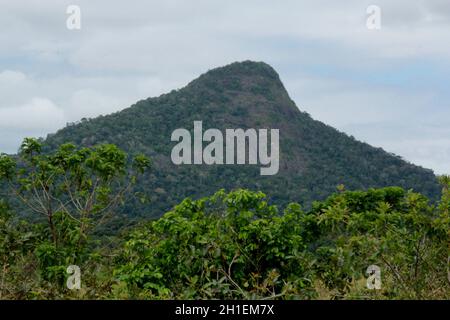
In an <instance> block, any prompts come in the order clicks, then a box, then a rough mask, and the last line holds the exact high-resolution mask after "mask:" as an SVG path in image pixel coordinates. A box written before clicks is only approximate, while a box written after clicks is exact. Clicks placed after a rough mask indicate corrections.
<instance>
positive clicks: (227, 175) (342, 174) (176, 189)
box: [45, 61, 440, 217]
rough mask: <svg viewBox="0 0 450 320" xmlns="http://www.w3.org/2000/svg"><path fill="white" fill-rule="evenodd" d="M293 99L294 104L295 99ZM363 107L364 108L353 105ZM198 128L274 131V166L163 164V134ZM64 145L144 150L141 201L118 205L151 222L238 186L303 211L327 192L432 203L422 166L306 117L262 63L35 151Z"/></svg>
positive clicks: (86, 125)
mask: <svg viewBox="0 0 450 320" xmlns="http://www.w3.org/2000/svg"><path fill="white" fill-rule="evenodd" d="M300 102H301V101H300ZM361 107H362V108H364V106H361ZM197 120H201V121H203V128H204V129H206V128H218V129H220V130H223V131H224V130H225V129H226V128H243V129H246V128H255V129H258V128H278V129H279V130H280V170H279V173H278V174H277V175H274V176H260V174H259V168H260V166H259V165H257V166H251V165H239V166H226V165H212V166H207V165H181V166H176V165H174V164H172V162H171V159H170V153H171V149H172V148H173V146H174V145H175V144H176V142H171V141H170V137H171V133H172V132H173V130H175V129H177V128H186V129H189V130H191V131H192V128H193V122H194V121H197ZM67 142H72V143H75V144H76V145H81V146H92V145H96V144H100V143H113V144H116V145H118V146H119V147H120V148H122V149H124V150H125V151H126V152H128V153H130V154H132V155H133V154H137V153H144V154H146V155H148V156H150V157H151V159H152V162H153V165H152V169H151V170H149V171H148V172H147V173H146V174H145V176H144V177H143V178H142V179H141V180H140V182H139V183H138V184H137V185H136V187H135V190H134V191H139V192H141V193H145V194H146V195H147V197H148V199H149V201H147V202H145V203H143V204H142V203H140V202H138V201H137V200H133V201H127V203H126V204H125V206H124V208H123V210H125V213H127V214H130V215H136V216H142V215H145V216H146V217H153V216H160V215H161V214H162V213H164V211H165V210H167V209H169V208H171V207H172V206H173V205H174V204H176V203H179V202H180V201H181V200H182V199H184V198H185V197H193V198H198V197H202V196H206V195H210V194H213V193H214V192H215V191H216V190H218V189H221V188H225V189H226V190H232V189H236V188H248V189H253V190H261V191H262V192H264V193H266V194H269V195H271V201H272V202H273V203H275V204H278V205H285V204H287V203H288V202H290V201H296V202H299V203H301V204H302V205H305V206H306V207H309V206H310V204H311V203H312V201H314V200H323V199H325V198H326V197H327V196H328V195H330V194H331V193H332V192H333V191H335V190H336V186H338V185H340V184H343V185H345V188H346V189H347V190H364V189H367V188H371V187H385V186H400V187H403V188H406V189H410V188H413V189H414V190H415V191H417V192H421V193H423V194H424V195H426V196H429V197H430V198H432V199H436V198H437V197H438V195H439V192H440V188H439V186H438V184H437V182H436V178H435V176H434V174H433V172H432V171H431V170H427V169H423V168H421V167H418V166H415V165H413V164H410V163H407V162H405V161H403V160H402V159H401V158H400V157H397V156H395V155H392V154H389V153H387V152H385V151H383V150H382V149H380V148H374V147H372V146H370V145H368V144H365V143H361V142H359V141H357V140H355V139H354V138H353V137H349V136H348V135H346V134H344V133H341V132H339V131H337V130H336V129H334V128H332V127H330V126H327V125H325V124H323V123H322V122H319V121H316V120H314V119H312V118H311V117H310V116H309V115H308V114H307V113H305V112H301V111H300V110H299V108H298V107H297V106H296V105H295V103H294V102H293V101H292V100H291V99H290V98H289V95H288V93H287V92H286V90H285V88H284V86H283V84H282V82H281V81H280V78H279V76H278V74H277V73H276V72H275V71H274V70H273V69H272V68H271V67H270V66H269V65H267V64H265V63H262V62H251V61H245V62H240V63H233V64H230V65H227V66H225V67H221V68H217V69H214V70H211V71H208V72H207V73H205V74H203V75H201V76H200V77H199V78H197V79H196V80H194V81H192V82H191V83H189V84H188V85H187V86H186V87H184V88H182V89H180V90H174V91H171V92H170V93H168V94H164V95H161V96H159V97H156V98H148V99H145V100H141V101H139V102H137V103H135V104H134V105H132V106H131V107H129V108H127V109H124V110H123V111H121V112H117V113H114V114H111V115H107V116H100V117H97V118H95V119H87V120H86V119H83V121H81V122H79V123H76V124H70V125H68V126H67V127H66V128H64V129H62V130H59V131H58V132H57V133H56V134H52V135H49V136H48V137H47V138H46V140H45V149H46V150H50V149H51V150H54V149H56V148H57V146H59V145H61V144H63V143H67Z"/></svg>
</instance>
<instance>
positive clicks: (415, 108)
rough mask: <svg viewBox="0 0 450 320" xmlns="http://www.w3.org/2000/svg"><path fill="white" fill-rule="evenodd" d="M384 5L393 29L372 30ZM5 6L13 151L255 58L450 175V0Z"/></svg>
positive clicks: (2, 139)
mask: <svg viewBox="0 0 450 320" xmlns="http://www.w3.org/2000/svg"><path fill="white" fill-rule="evenodd" d="M394 2H395V3H394ZM372 4H374V5H377V6H379V8H380V9H381V29H380V30H371V29H368V28H367V25H366V22H367V18H368V14H367V12H366V10H367V8H368V6H369V5H372ZM69 5H78V6H79V7H80V9H81V29H80V30H69V29H68V28H67V27H66V20H67V18H68V16H69V15H68V14H67V13H66V10H67V7H68V6H69ZM0 8H1V11H0V28H1V32H0V151H2V152H15V151H16V150H17V148H18V146H19V144H20V141H21V140H22V138H23V137H25V136H45V135H46V134H47V133H51V132H54V131H55V130H57V129H58V128H61V127H62V126H64V125H65V123H66V122H72V121H76V120H79V119H80V118H82V117H94V116H97V115H99V114H107V113H110V112H114V111H117V110H120V109H123V108H125V107H127V106H129V105H130V104H132V103H133V102H135V101H137V100H140V99H143V98H146V97H149V96H156V95H159V94H161V93H164V92H167V91H170V90H172V89H175V88H179V87H182V86H184V85H185V84H187V83H188V82H189V81H190V80H192V79H194V78H196V77H197V76H198V75H200V74H201V73H203V72H205V71H207V70H208V69H212V68H214V67H217V66H221V65H225V64H228V63H231V62H233V61H240V60H248V59H250V60H256V61H265V62H267V63H269V64H270V65H272V66H273V67H274V68H275V69H276V70H277V71H278V73H279V74H280V76H281V79H282V81H283V82H284V84H285V86H286V88H287V89H288V91H289V93H290V95H291V97H292V98H293V100H294V101H295V102H296V103H297V105H298V106H299V108H300V109H301V110H304V111H307V112H309V113H310V114H311V115H312V116H313V117H314V118H316V119H318V120H321V121H323V122H326V123H328V124H330V125H333V126H335V127H336V128H338V129H339V130H341V131H344V132H346V133H348V134H351V135H353V136H355V137H356V138H357V139H359V140H362V141H366V142H368V143H370V144H372V145H375V146H380V147H383V148H384V149H385V150H387V151H389V152H394V153H396V154H399V155H400V156H402V157H403V158H405V159H406V160H409V161H411V162H413V163H416V164H419V165H422V166H424V167H427V168H431V169H433V170H434V171H435V172H436V173H450V102H449V101H450V90H449V89H450V1H448V0H417V1H406V0H396V1H392V0H373V1H366V0H345V1H344V0H343V1H336V0H328V1H321V0H315V1H301V0H283V1H279V0H270V1H267V0H227V1H225V0H221V1H217V0H190V1H188V0H185V1H173V0H164V1H162V0H161V1H149V0H145V1H144V0H143V1H115V2H114V3H113V1H103V0H96V1H92V0H82V1H81V0H80V1H76V0H70V1H65V0H39V1H37V0H26V1H25V0H0Z"/></svg>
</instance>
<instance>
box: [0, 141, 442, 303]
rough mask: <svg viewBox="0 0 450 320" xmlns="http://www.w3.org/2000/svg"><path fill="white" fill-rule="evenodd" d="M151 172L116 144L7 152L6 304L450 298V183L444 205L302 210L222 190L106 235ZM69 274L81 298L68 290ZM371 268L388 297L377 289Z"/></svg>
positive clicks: (0, 217) (396, 191)
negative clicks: (77, 277)
mask: <svg viewBox="0 0 450 320" xmlns="http://www.w3.org/2000/svg"><path fill="white" fill-rule="evenodd" d="M149 167H150V161H149V159H147V158H146V157H144V156H142V155H137V156H135V157H134V158H133V159H129V157H128V156H127V155H126V154H125V153H124V152H123V151H122V150H120V149H119V148H117V147H116V146H114V145H109V144H106V145H99V146H96V147H92V148H77V147H76V146H74V145H70V144H65V145H62V146H60V147H59V148H58V149H57V150H56V151H54V152H53V153H50V154H42V153H41V145H40V144H39V142H38V141H36V140H33V139H26V140H25V141H24V143H23V144H22V147H21V152H20V153H19V156H18V157H10V156H7V155H1V156H0V179H1V180H2V182H3V183H4V184H5V185H7V186H8V188H9V190H10V193H9V194H8V196H6V195H5V196H4V197H3V199H2V200H1V202H0V299H450V282H449V281H450V279H449V276H450V274H449V262H450V261H449V245H450V242H449V239H450V214H449V210H450V178H449V177H447V176H442V177H440V179H439V180H440V183H441V185H442V196H441V200H440V201H439V202H438V203H430V201H429V200H428V199H427V198H426V197H425V196H423V195H421V194H419V193H415V192H413V191H411V190H404V189H402V188H400V187H387V188H382V189H369V190H367V191H346V190H345V187H344V186H342V185H341V186H338V188H337V190H336V192H335V193H334V194H333V195H331V196H330V197H329V198H328V199H326V200H325V201H321V202H314V203H313V205H312V206H311V208H309V209H307V210H305V209H303V208H302V207H301V206H300V205H299V204H297V203H291V204H289V205H287V206H285V207H284V208H279V207H277V206H275V205H271V204H270V202H269V201H268V199H267V197H266V195H265V194H263V193H262V192H259V191H250V190H246V189H238V190H233V191H230V192H226V191H224V190H219V191H218V192H216V193H215V194H213V195H211V196H208V197H204V198H201V199H198V200H192V199H190V198H186V199H185V200H183V201H182V202H181V203H180V204H178V205H177V206H175V207H174V208H173V209H172V210H171V211H169V212H167V213H166V214H164V215H163V216H162V217H161V218H159V219H155V220H151V221H142V222H140V223H139V224H137V225H134V226H133V227H129V228H122V230H121V232H120V233H118V234H115V235H110V234H102V232H99V230H101V228H102V225H103V224H104V223H105V222H107V221H110V219H111V217H112V216H114V212H115V211H116V210H117V208H118V207H119V206H120V205H122V204H123V203H125V202H126V201H127V199H129V198H130V197H135V198H136V197H137V198H139V197H140V195H139V194H130V192H129V190H132V188H131V186H132V185H133V184H135V183H136V181H137V180H138V179H139V178H140V176H141V175H142V174H143V173H144V172H145V171H146V170H149ZM144 200H145V199H142V201H144ZM18 202H20V203H22V205H21V206H19V205H17V203H18ZM23 207H26V208H27V210H28V211H29V212H30V214H31V215H34V216H35V219H31V218H30V217H29V216H24V215H22V214H21V212H20V210H19V208H23ZM39 217H40V218H39ZM70 265H76V266H78V267H79V268H80V271H81V288H80V289H74V290H70V289H68V287H67V285H66V282H67V279H68V277H70V276H71V274H69V273H67V268H68V266H70ZM374 265H375V266H377V267H378V268H379V271H380V273H379V280H381V283H379V285H380V288H379V289H369V288H368V287H367V279H368V277H370V276H371V275H370V274H368V273H366V272H367V269H368V268H369V266H374Z"/></svg>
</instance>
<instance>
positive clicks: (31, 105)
mask: <svg viewBox="0 0 450 320" xmlns="http://www.w3.org/2000/svg"><path fill="white" fill-rule="evenodd" d="M64 124H65V116H64V112H63V110H61V109H60V108H58V107H57V106H56V105H55V104H54V103H53V102H52V101H51V100H49V99H46V98H39V97H36V98H32V99H31V100H30V101H29V102H28V103H27V104H24V105H20V106H17V107H7V108H1V109H0V128H2V130H5V129H22V130H23V131H24V132H27V131H28V132H33V131H36V130H39V131H44V132H45V131H47V132H49V131H50V132H51V131H53V130H56V129H58V128H60V127H61V126H63V125H64Z"/></svg>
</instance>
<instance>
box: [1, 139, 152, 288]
mask: <svg viewBox="0 0 450 320" xmlns="http://www.w3.org/2000/svg"><path fill="white" fill-rule="evenodd" d="M41 151H42V146H41V143H40V142H39V141H38V140H36V139H32V138H26V139H25V140H24V142H23V143H22V145H21V149H20V152H19V158H12V157H8V156H6V155H2V156H1V157H0V173H1V175H0V178H2V179H3V181H6V183H7V184H8V187H9V189H10V198H11V199H14V198H15V197H17V198H18V199H19V200H20V201H21V202H22V205H24V206H26V207H28V209H29V212H30V213H31V214H35V215H37V216H38V217H37V218H36V219H35V221H37V223H36V224H35V230H33V231H34V232H32V233H31V234H32V235H33V236H34V240H35V242H34V243H33V250H30V251H28V252H26V255H28V256H30V255H31V256H32V257H31V258H30V257H27V259H28V258H29V259H30V263H35V264H36V269H35V270H36V271H37V272H38V273H39V277H40V278H42V280H44V281H52V282H53V283H56V284H57V285H59V286H63V285H64V280H65V278H66V268H67V266H68V265H71V264H76V265H82V264H85V263H88V262H89V261H90V260H91V259H92V258H93V256H92V254H93V252H92V248H93V246H95V242H94V241H93V238H92V234H93V232H94V231H95V229H96V228H97V227H99V226H101V225H102V224H103V222H104V221H105V220H106V219H107V218H108V217H109V216H110V215H111V214H113V212H114V209H115V208H116V207H117V205H118V204H119V203H120V202H121V201H123V199H124V195H125V194H126V192H128V191H129V190H130V188H131V186H132V185H134V184H135V183H136V181H137V177H138V176H139V175H141V174H142V173H143V172H144V171H145V169H146V168H147V167H148V166H149V165H150V161H149V160H148V159H147V158H146V157H144V156H142V155H139V156H137V157H136V158H134V159H133V160H132V161H131V162H130V163H129V161H128V160H127V155H126V153H125V152H123V151H122V150H121V149H119V148H118V147H117V146H115V145H111V144H103V145H98V146H95V147H92V148H77V147H76V146H75V145H73V144H63V145H61V146H60V147H59V148H58V149H57V150H56V151H55V152H53V153H46V154H42V153H41ZM19 208H20V207H19ZM1 209H2V212H3V213H2V214H3V216H4V218H3V219H2V223H3V224H4V226H3V228H4V234H5V237H4V239H5V241H7V240H8V241H11V239H13V240H14V241H16V242H18V243H21V241H22V242H23V241H25V240H28V238H29V237H28V236H27V237H25V239H24V238H21V237H20V235H21V233H20V232H19V231H20V230H21V229H19V230H16V229H14V227H13V224H11V222H10V215H9V213H8V212H9V211H8V210H6V209H5V208H1ZM26 234H29V233H26ZM10 246H11V244H10V243H9V242H8V243H5V248H8V247H10ZM10 254H13V255H15V253H14V251H12V252H11V253H9V255H10ZM22 254H23V256H25V252H22ZM2 256H4V257H7V256H8V255H7V253H6V252H5V253H4V254H3V255H2ZM5 259H6V258H5ZM8 265H9V262H8V261H7V259H6V260H4V262H3V266H5V268H7V266H8Z"/></svg>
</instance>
